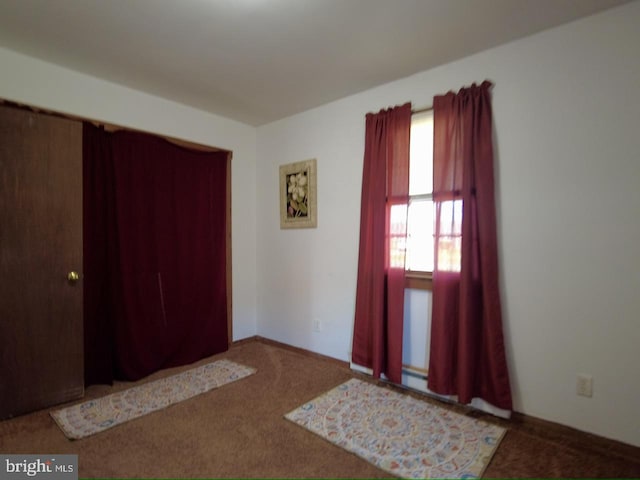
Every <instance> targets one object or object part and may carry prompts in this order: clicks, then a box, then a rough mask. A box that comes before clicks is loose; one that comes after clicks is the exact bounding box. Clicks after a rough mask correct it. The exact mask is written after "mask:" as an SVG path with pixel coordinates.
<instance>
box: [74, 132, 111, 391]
mask: <svg viewBox="0 0 640 480" xmlns="http://www.w3.org/2000/svg"><path fill="white" fill-rule="evenodd" d="M82 135H83V140H82V150H83V153H82V159H83V166H82V169H83V170H82V181H83V195H82V198H83V205H82V212H83V214H82V216H83V223H82V225H83V235H82V236H83V252H82V253H83V270H82V271H83V283H84V285H83V291H84V299H83V317H84V345H85V348H84V381H85V385H93V384H100V383H109V384H110V383H112V382H113V378H114V372H113V335H114V325H113V315H114V312H113V306H114V303H113V302H112V301H111V298H112V295H113V289H112V285H111V280H112V279H114V278H116V274H115V272H113V267H115V264H114V263H113V262H111V259H112V258H117V257H115V255H116V252H115V251H114V250H113V249H114V248H115V246H116V243H115V240H116V236H115V233H116V230H115V228H116V224H115V217H114V202H115V199H114V194H115V187H114V184H113V162H112V154H111V138H110V135H109V134H108V133H107V132H105V131H104V130H103V129H101V128H97V127H94V126H93V125H91V124H90V123H86V122H85V123H84V124H83V133H82Z"/></svg>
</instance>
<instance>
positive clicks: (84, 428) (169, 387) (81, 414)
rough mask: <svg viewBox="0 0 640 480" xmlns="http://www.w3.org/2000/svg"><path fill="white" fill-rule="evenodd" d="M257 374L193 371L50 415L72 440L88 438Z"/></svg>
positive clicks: (240, 369)
mask: <svg viewBox="0 0 640 480" xmlns="http://www.w3.org/2000/svg"><path fill="white" fill-rule="evenodd" d="M255 372H256V369H255V368H251V367H245V366H244V365H240V364H237V363H234V362H232V361H230V360H218V361H215V362H213V363H209V364H206V365H202V366H200V367H197V368H192V369H191V370H187V371H185V372H182V373H179V374H177V375H173V376H171V377H167V378H161V379H160V380H156V381H153V382H149V383H145V384H143V385H139V386H137V387H133V388H130V389H128V390H123V391H122V392H117V393H112V394H111V395H107V396H105V397H102V398H97V399H95V400H89V401H87V402H84V403H80V404H77V405H73V406H71V407H67V408H63V409H61V410H56V411H52V412H51V416H52V417H53V419H54V420H55V421H56V423H57V424H58V426H59V427H60V428H61V429H62V431H63V432H64V434H65V435H66V436H67V437H69V438H71V439H78V438H83V437H88V436H89V435H93V434H94V433H98V432H102V431H104V430H106V429H108V428H111V427H114V426H116V425H119V424H121V423H124V422H126V421H128V420H131V419H134V418H137V417H141V416H142V415H146V414H147V413H151V412H154V411H156V410H160V409H162V408H165V407H168V406H169V405H172V404H174V403H177V402H181V401H182V400H186V399H188V398H191V397H194V396H196V395H199V394H201V393H204V392H208V391H209V390H212V389H214V388H217V387H220V386H222V385H225V384H227V383H231V382H234V381H236V380H239V379H241V378H244V377H246V376H248V375H251V374H253V373H255Z"/></svg>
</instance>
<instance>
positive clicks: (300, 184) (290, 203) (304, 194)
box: [280, 158, 318, 228]
mask: <svg viewBox="0 0 640 480" xmlns="http://www.w3.org/2000/svg"><path fill="white" fill-rule="evenodd" d="M316 192H317V189H316V160H315V158H314V159H312V160H305V161H303V162H296V163H290V164H288V165H280V228H316V227H317V226H318V217H317V213H316V212H317V211H316V208H317V207H316V205H317V197H316V194H317V193H316Z"/></svg>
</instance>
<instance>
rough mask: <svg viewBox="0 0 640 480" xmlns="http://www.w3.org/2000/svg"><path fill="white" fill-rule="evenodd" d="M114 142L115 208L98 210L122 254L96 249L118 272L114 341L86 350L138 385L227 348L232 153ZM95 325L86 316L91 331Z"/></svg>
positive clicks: (123, 139)
mask: <svg viewBox="0 0 640 480" xmlns="http://www.w3.org/2000/svg"><path fill="white" fill-rule="evenodd" d="M106 135H109V136H110V142H111V158H110V160H109V161H108V163H109V167H108V168H109V169H110V172H111V175H112V177H111V190H110V191H111V192H112V195H111V196H110V197H109V198H108V199H106V200H107V201H110V202H112V203H111V204H110V205H107V206H104V205H101V206H98V207H94V208H93V209H92V210H95V211H97V212H99V211H100V210H107V211H109V209H111V210H112V211H113V215H112V218H111V220H112V222H111V224H110V225H109V226H108V230H107V231H105V232H103V235H104V236H103V242H104V239H109V241H110V242H112V244H113V245H112V246H111V247H108V248H107V249H106V253H105V252H104V250H102V251H100V248H101V244H100V242H99V240H98V244H97V245H95V246H94V250H95V251H96V252H98V251H100V255H103V256H104V255H106V256H107V258H108V262H109V264H110V266H109V268H108V269H107V270H106V271H104V270H103V271H102V272H100V274H101V275H103V276H106V277H108V278H107V280H103V281H104V282H105V284H108V285H109V287H110V291H109V300H110V304H111V306H110V307H109V315H110V316H111V318H110V319H109V321H107V322H105V324H107V325H108V329H109V330H110V333H111V334H112V338H113V342H112V343H111V345H109V346H105V345H100V344H99V342H96V339H95V337H94V338H93V343H92V344H91V345H86V346H85V347H86V348H85V349H94V348H96V349H98V350H99V351H106V350H111V352H112V354H113V363H112V368H113V370H114V372H115V375H116V378H121V379H127V380H136V379H139V378H141V377H144V376H146V375H148V374H150V373H152V372H154V371H156V370H158V369H161V368H167V367H172V366H177V365H183V364H187V363H191V362H193V361H196V360H198V359H201V358H203V357H205V356H209V355H212V354H214V353H218V352H222V351H224V350H226V349H227V348H228V340H227V291H226V215H227V205H226V198H227V191H226V178H227V153H226V152H215V153H211V152H196V151H192V150H188V149H185V148H182V147H179V146H176V145H174V144H171V143H169V142H167V141H165V140H163V139H161V138H158V137H155V136H153V135H147V134H142V133H135V132H126V131H122V132H117V133H114V134H106ZM85 138H88V137H87V136H86V137H85ZM87 150H90V147H86V150H85V151H87ZM94 160H95V158H93V159H89V160H87V162H89V163H90V162H92V161H94ZM103 180H105V178H103ZM107 180H109V178H108V177H107ZM88 196H89V197H90V198H88V199H87V200H86V201H87V202H92V201H95V202H100V201H101V198H100V197H99V196H98V195H92V194H91V192H90V193H89V195H88ZM105 223H106V224H109V219H107V221H106V222H105ZM91 225H92V224H91V223H90V224H89V228H90V227H91ZM102 228H104V227H102ZM85 233H87V230H86V227H85ZM97 237H100V235H99V234H98V233H97V232H89V233H88V234H87V236H86V238H87V239H91V238H93V239H96V238H97ZM88 280H89V289H90V291H91V290H93V291H95V285H94V286H93V287H92V286H91V281H92V279H88ZM85 283H87V282H85ZM87 313H88V312H87ZM94 321H95V318H94V317H85V325H89V330H92V329H95V327H92V326H91V324H92V323H93V322H94Z"/></svg>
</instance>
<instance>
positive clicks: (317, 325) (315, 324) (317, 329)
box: [313, 318, 322, 332]
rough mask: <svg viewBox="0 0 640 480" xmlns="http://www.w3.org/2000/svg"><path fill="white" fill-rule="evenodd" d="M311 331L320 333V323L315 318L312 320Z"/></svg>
mask: <svg viewBox="0 0 640 480" xmlns="http://www.w3.org/2000/svg"><path fill="white" fill-rule="evenodd" d="M313 331H314V332H321V331H322V322H321V321H320V320H319V319H317V318H315V319H314V320H313Z"/></svg>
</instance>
